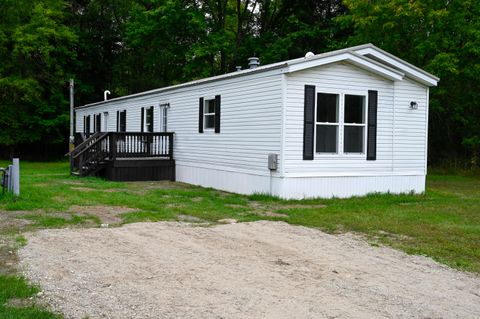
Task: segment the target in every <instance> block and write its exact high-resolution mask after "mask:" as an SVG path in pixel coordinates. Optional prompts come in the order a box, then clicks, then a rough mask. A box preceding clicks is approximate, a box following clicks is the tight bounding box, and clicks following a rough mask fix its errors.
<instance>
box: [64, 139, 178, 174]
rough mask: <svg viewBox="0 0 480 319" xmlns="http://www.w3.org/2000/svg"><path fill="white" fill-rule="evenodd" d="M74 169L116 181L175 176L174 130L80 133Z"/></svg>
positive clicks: (72, 170)
mask: <svg viewBox="0 0 480 319" xmlns="http://www.w3.org/2000/svg"><path fill="white" fill-rule="evenodd" d="M76 141H77V145H76V147H75V149H74V150H73V151H72V152H70V153H69V155H70V159H71V160H70V164H71V165H70V166H71V173H72V174H75V175H78V176H103V177H105V178H107V179H109V180H114V181H149V180H171V181H174V180H175V160H174V159H173V133H137V132H126V133H120V132H108V133H102V132H100V133H95V134H93V135H90V136H89V137H88V138H82V137H81V136H79V135H77V136H76Z"/></svg>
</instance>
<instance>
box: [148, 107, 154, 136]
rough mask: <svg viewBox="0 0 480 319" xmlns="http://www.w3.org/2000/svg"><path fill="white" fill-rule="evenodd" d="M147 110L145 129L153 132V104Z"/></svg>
mask: <svg viewBox="0 0 480 319" xmlns="http://www.w3.org/2000/svg"><path fill="white" fill-rule="evenodd" d="M147 112H148V119H149V120H148V128H147V130H148V131H149V132H150V133H152V132H153V106H150V108H149V109H148V110H147Z"/></svg>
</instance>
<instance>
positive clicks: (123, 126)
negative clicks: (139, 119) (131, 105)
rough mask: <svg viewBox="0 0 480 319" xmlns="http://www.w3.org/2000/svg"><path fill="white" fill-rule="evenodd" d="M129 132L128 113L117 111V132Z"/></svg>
mask: <svg viewBox="0 0 480 319" xmlns="http://www.w3.org/2000/svg"><path fill="white" fill-rule="evenodd" d="M126 131H127V111H126V110H124V111H117V132H126Z"/></svg>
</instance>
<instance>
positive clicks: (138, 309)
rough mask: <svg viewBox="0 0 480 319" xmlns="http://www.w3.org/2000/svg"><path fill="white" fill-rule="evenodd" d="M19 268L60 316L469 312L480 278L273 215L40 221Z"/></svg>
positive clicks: (477, 313)
mask: <svg viewBox="0 0 480 319" xmlns="http://www.w3.org/2000/svg"><path fill="white" fill-rule="evenodd" d="M19 255H20V259H21V265H22V266H23V267H24V270H25V273H26V275H27V276H28V277H29V278H30V279H31V280H32V281H33V282H36V283H38V284H40V285H41V287H42V289H43V293H42V297H41V298H44V299H45V300H46V301H47V302H49V303H50V304H51V305H52V307H53V308H54V309H56V310H58V311H60V312H62V313H64V314H65V316H66V317H67V318H83V317H87V316H88V318H392V317H394V318H478V317H480V278H479V277H478V276H476V275H472V274H468V273H462V272H459V271H455V270H452V269H450V268H447V267H445V266H443V265H439V264H437V263H435V262H433V261H432V260H430V259H428V258H424V257H419V256H408V255H406V254H404V253H402V252H398V251H396V250H393V249H389V248H383V247H382V248H378V247H372V246H370V245H368V244H367V243H365V242H364V241H362V240H359V239H358V238H354V236H352V235H348V234H347V235H340V236H338V235H329V234H325V233H323V232H321V231H318V230H314V229H309V228H305V227H297V226H291V225H288V224H286V223H282V222H253V223H240V224H228V225H219V226H214V227H200V226H193V225H190V224H187V223H177V222H160V223H137V224H130V225H126V226H123V227H120V228H109V229H74V230H72V229H70V230H69V229H60V230H43V231H39V232H37V233H35V234H31V235H29V237H28V245H27V246H26V247H24V248H23V249H22V250H21V251H20V252H19Z"/></svg>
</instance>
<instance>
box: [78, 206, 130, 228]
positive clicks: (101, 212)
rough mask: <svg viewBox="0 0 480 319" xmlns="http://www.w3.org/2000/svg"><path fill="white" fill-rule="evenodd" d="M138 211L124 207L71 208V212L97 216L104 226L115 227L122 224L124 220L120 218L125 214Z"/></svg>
mask: <svg viewBox="0 0 480 319" xmlns="http://www.w3.org/2000/svg"><path fill="white" fill-rule="evenodd" d="M134 211H136V209H134V208H130V207H124V206H102V205H95V206H77V205H74V206H70V208H69V212H70V213H74V214H77V215H80V216H96V217H98V218H99V219H100V221H101V222H102V224H108V225H115V224H120V223H121V222H122V221H123V219H122V217H121V216H120V215H121V214H124V213H131V212H134Z"/></svg>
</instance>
